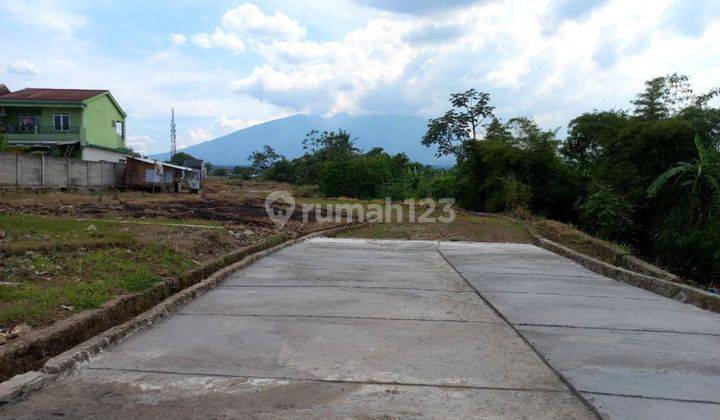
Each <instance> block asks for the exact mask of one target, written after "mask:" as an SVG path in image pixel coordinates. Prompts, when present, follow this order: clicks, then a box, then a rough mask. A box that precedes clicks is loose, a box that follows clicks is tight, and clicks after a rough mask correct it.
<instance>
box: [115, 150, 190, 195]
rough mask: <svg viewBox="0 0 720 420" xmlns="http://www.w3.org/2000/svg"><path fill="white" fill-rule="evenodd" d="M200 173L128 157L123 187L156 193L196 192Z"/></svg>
mask: <svg viewBox="0 0 720 420" xmlns="http://www.w3.org/2000/svg"><path fill="white" fill-rule="evenodd" d="M201 179H202V173H201V172H200V171H198V170H196V169H193V168H187V167H184V166H178V165H173V164H170V163H165V162H160V161H157V160H152V159H144V158H139V157H128V158H127V163H126V165H125V186H126V188H129V189H142V190H151V191H157V192H175V193H179V192H182V191H190V192H198V191H199V189H200V185H201V182H200V181H201Z"/></svg>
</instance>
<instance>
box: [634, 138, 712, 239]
mask: <svg viewBox="0 0 720 420" xmlns="http://www.w3.org/2000/svg"><path fill="white" fill-rule="evenodd" d="M695 148H696V149H697V154H698V158H697V159H696V160H695V161H694V162H680V163H679V164H678V165H677V166H675V167H673V168H670V169H668V170H667V171H666V172H664V173H663V174H662V175H660V176H659V177H658V178H657V179H656V180H655V182H653V183H652V185H650V187H649V188H648V190H647V192H648V197H650V198H654V197H656V196H657V195H658V193H659V192H660V191H661V190H662V189H664V188H666V187H667V186H669V185H670V181H671V180H673V179H674V180H675V182H674V183H673V184H672V186H673V187H679V188H680V189H682V190H685V192H686V193H687V195H688V199H689V201H690V203H691V207H692V209H693V217H692V219H693V220H692V222H694V223H695V224H696V225H702V224H703V223H705V222H706V221H708V220H710V219H713V218H714V217H716V216H718V215H720V152H718V149H717V147H716V146H715V145H712V146H711V147H706V146H705V145H704V144H703V141H702V139H701V138H700V136H699V135H695Z"/></svg>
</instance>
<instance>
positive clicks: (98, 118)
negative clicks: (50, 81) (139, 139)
mask: <svg viewBox="0 0 720 420" xmlns="http://www.w3.org/2000/svg"><path fill="white" fill-rule="evenodd" d="M125 118H126V114H125V112H124V111H123V110H122V108H120V105H118V103H117V101H115V99H114V98H113V97H112V95H111V94H110V92H109V91H107V90H86V89H35V88H26V89H22V90H19V91H16V92H11V91H10V90H9V89H7V87H5V85H1V84H0V136H6V138H7V140H8V143H9V145H10V146H11V147H13V148H20V149H25V150H28V151H45V152H47V153H52V154H54V155H56V156H67V157H73V158H77V159H83V160H92V161H100V160H104V161H110V162H117V161H120V160H123V159H125V156H126V155H127V154H128V153H129V152H130V151H129V150H128V149H127V148H126V147H125Z"/></svg>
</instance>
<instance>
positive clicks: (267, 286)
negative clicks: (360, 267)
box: [217, 284, 475, 295]
mask: <svg viewBox="0 0 720 420" xmlns="http://www.w3.org/2000/svg"><path fill="white" fill-rule="evenodd" d="M252 287H257V288H274V287H277V288H308V289H313V288H315V289H374V290H411V291H412V290H414V291H419V292H446V293H469V294H472V295H474V294H475V292H473V291H472V290H447V289H425V288H418V287H390V286H302V285H297V286H296V285H269V284H268V285H257V284H239V285H236V284H227V285H224V286H220V287H217V289H242V288H252Z"/></svg>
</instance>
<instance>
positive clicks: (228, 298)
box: [0, 238, 720, 418]
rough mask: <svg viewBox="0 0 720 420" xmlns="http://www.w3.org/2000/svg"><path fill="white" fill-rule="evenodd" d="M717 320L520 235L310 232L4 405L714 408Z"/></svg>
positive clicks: (247, 412) (490, 410)
mask: <svg viewBox="0 0 720 420" xmlns="http://www.w3.org/2000/svg"><path fill="white" fill-rule="evenodd" d="M718 321H720V315H717V314H713V313H710V312H705V311H702V310H699V309H697V308H694V307H691V306H688V305H683V304H681V303H677V302H674V301H672V300H669V299H665V298H662V297H660V296H657V295H654V294H652V293H649V292H646V291H644V290H640V289H636V288H633V287H631V286H628V285H625V284H622V283H619V282H615V281H612V280H609V279H606V278H603V277H600V276H598V275H595V274H594V273H591V272H589V271H587V270H585V269H583V268H582V267H579V266H578V265H576V264H574V263H572V262H570V261H569V260H566V259H563V258H561V257H559V256H557V255H555V254H552V253H550V252H548V251H545V250H542V249H539V248H536V247H534V246H531V245H527V244H487V243H486V244H480V243H463V242H437V241H378V240H359V239H326V238H317V239H312V240H309V241H306V242H303V243H301V244H298V245H295V246H292V247H290V248H286V249H284V250H282V251H280V252H278V253H276V254H273V255H271V256H269V257H267V258H265V259H262V260H260V261H259V262H257V263H255V264H253V265H251V266H249V267H247V268H245V269H242V270H239V271H238V272H237V273H235V274H234V275H233V276H232V277H231V278H230V279H229V280H228V281H226V282H225V283H224V284H223V285H222V286H221V287H219V288H217V289H215V290H213V291H211V292H208V293H207V294H206V295H204V296H201V297H200V298H198V299H197V300H195V301H193V302H191V303H189V304H188V305H187V306H185V307H183V308H181V309H180V311H179V313H177V314H176V315H174V316H172V317H170V318H168V319H167V320H165V321H163V322H161V323H159V324H157V325H155V326H153V327H151V328H149V329H147V330H145V331H142V332H140V333H138V334H137V335H135V336H132V337H130V338H129V339H127V340H126V341H124V342H122V343H120V344H119V345H118V346H117V347H115V348H113V349H111V350H110V351H108V352H106V353H104V354H102V355H100V356H98V357H96V358H94V359H93V360H91V361H90V362H89V363H87V364H86V365H84V366H83V367H82V368H81V369H80V370H78V371H77V372H76V373H74V374H72V375H69V376H66V377H63V378H61V379H60V380H59V381H58V382H56V383H53V384H50V385H48V386H47V387H46V388H45V389H43V390H42V391H39V392H36V393H33V394H31V395H29V396H28V397H27V398H26V399H25V400H24V401H20V402H17V403H14V404H11V405H9V406H7V407H5V408H4V409H2V410H0V415H2V416H4V417H19V418H22V417H49V416H50V415H53V414H54V415H68V416H71V417H106V416H109V415H116V414H117V413H120V412H122V413H123V415H124V416H130V417H153V416H160V415H162V416H173V417H176V418H184V417H246V416H253V417H284V416H309V417H315V418H320V417H333V418H334V417H348V416H351V417H376V416H383V415H387V416H390V417H420V416H423V417H445V418H448V417H450V418H459V417H464V418H467V417H516V418H520V417H533V418H538V417H541V418H542V417H544V418H592V417H593V414H595V413H593V410H594V409H597V410H598V411H599V412H600V413H602V414H604V415H607V416H609V417H613V418H622V417H634V418H638V417H666V416H670V417H679V416H682V417H684V418H691V417H704V418H709V417H717V416H718V415H720V400H718V398H717V396H716V395H713V390H715V389H717V388H718V386H719V385H720V372H719V371H718V368H717V360H718V358H719V357H720V352H719V351H718V349H719V348H720V346H718V344H720V322H718ZM546 360H547V362H549V364H548V363H547V362H546ZM583 400H585V401H587V402H589V403H591V404H592V405H593V406H594V407H595V408H593V409H591V408H589V407H588V406H587V405H586V404H584V402H585V401H583Z"/></svg>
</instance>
